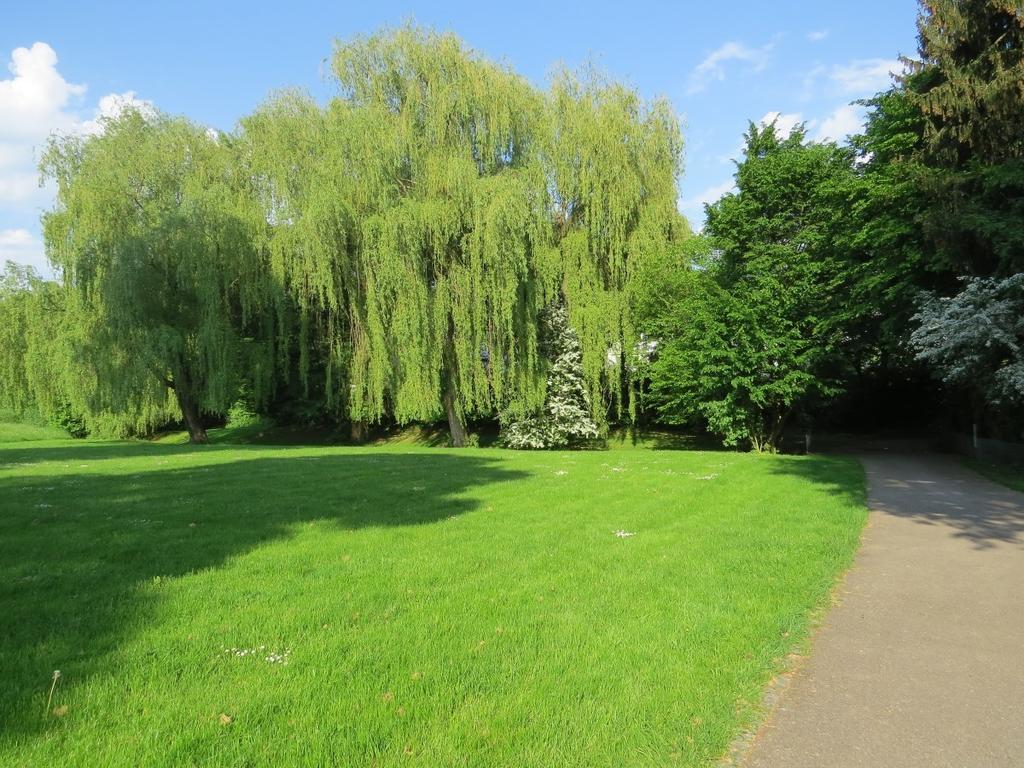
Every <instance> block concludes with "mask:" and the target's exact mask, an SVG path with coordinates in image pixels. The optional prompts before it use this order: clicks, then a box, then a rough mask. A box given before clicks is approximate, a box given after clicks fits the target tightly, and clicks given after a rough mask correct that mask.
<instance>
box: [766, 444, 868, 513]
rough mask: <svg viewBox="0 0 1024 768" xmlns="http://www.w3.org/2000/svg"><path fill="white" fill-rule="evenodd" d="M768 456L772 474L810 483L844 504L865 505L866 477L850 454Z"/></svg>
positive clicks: (859, 464)
mask: <svg viewBox="0 0 1024 768" xmlns="http://www.w3.org/2000/svg"><path fill="white" fill-rule="evenodd" d="M766 458H769V459H770V460H771V461H772V462H773V463H772V470H771V471H772V473H773V474H776V475H791V476H794V477H799V478H800V479H801V480H805V481H807V482H809V483H813V484H814V485H817V486H818V487H820V488H822V489H823V490H825V491H826V492H827V493H829V494H831V495H833V496H838V497H839V498H840V499H842V501H843V502H844V503H846V504H852V505H854V506H858V507H861V508H864V507H866V506H867V480H866V478H865V474H864V467H863V466H862V465H861V463H860V462H859V461H858V460H857V459H856V458H854V457H852V456H829V455H821V454H812V455H809V456H806V455H805V456H785V455H775V456H771V457H766Z"/></svg>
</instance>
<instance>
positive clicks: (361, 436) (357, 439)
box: [349, 419, 366, 443]
mask: <svg viewBox="0 0 1024 768" xmlns="http://www.w3.org/2000/svg"><path fill="white" fill-rule="evenodd" d="M349 439H350V440H351V441H352V442H353V443H361V442H363V441H364V440H366V422H365V421H363V420H362V419H353V420H352V424H351V431H350V433H349Z"/></svg>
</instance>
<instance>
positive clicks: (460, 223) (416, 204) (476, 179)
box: [244, 27, 557, 445]
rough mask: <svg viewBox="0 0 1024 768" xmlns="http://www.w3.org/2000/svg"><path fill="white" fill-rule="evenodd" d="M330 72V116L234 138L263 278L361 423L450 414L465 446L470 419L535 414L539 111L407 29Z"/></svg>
mask: <svg viewBox="0 0 1024 768" xmlns="http://www.w3.org/2000/svg"><path fill="white" fill-rule="evenodd" d="M334 72H335V75H336V77H337V80H338V83H339V85H340V88H341V95H340V97H339V98H337V99H335V100H334V101H333V102H332V103H331V104H330V105H329V106H328V107H327V108H326V109H324V110H320V109H318V108H317V107H316V105H315V104H313V103H312V102H310V101H309V100H308V99H304V98H302V97H298V96H296V95H294V94H286V95H284V96H281V97H278V98H277V99H275V100H274V101H272V102H271V103H270V104H268V105H267V106H266V107H264V108H263V109H262V110H260V111H259V112H258V113H257V114H256V115H254V116H253V117H252V118H250V119H248V120H246V121H245V122H244V128H245V136H246V139H247V141H248V142H249V146H250V147H251V154H252V157H253V168H254V175H255V176H256V177H257V178H259V180H260V185H261V189H262V193H261V199H262V203H263V205H264V208H265V210H266V211H267V215H268V219H269V220H270V222H271V225H272V226H271V229H270V235H269V245H270V252H271V254H272V271H273V274H274V275H275V276H276V277H277V278H278V279H279V280H280V281H281V283H282V284H283V285H284V286H285V287H286V290H287V292H288V294H289V295H290V296H291V297H292V299H293V300H294V302H295V304H296V307H297V309H298V312H299V314H300V317H301V318H302V321H301V323H300V327H301V328H303V329H309V332H310V333H311V334H312V337H315V342H314V347H315V349H316V350H317V354H321V355H323V356H325V359H326V361H327V364H326V370H327V376H328V379H329V382H330V383H329V387H328V393H329V394H330V395H331V396H332V398H334V400H335V402H336V403H337V404H338V405H339V406H340V407H343V408H344V409H345V411H346V412H347V414H348V416H349V417H350V418H351V419H352V421H353V422H354V423H357V424H358V423H364V422H370V421H377V420H380V419H382V418H385V417H388V418H394V419H395V420H396V421H398V422H400V423H401V422H407V421H412V420H423V421H431V420H434V419H436V418H437V417H438V416H441V415H442V414H444V416H445V417H446V418H447V419H448V423H449V427H450V430H451V436H452V442H453V444H455V445H461V444H463V443H464V441H465V439H466V432H465V426H464V424H465V418H466V416H467V415H473V414H481V413H486V414H490V413H493V412H494V411H495V410H499V409H500V410H511V411H513V412H518V413H525V412H527V411H529V410H531V409H534V408H537V407H539V405H540V404H541V403H542V402H543V389H544V379H543V376H542V375H541V367H542V366H541V364H540V361H539V360H538V353H537V332H536V328H537V316H538V312H539V311H540V309H541V308H542V307H543V306H544V304H545V303H546V302H547V301H548V300H549V299H550V297H551V295H552V294H553V291H554V289H555V285H556V283H555V277H556V270H555V269H554V268H553V267H554V262H555V260H556V258H557V250H556V249H555V247H554V244H553V241H552V228H551V221H550V216H549V209H548V184H547V177H546V175H545V168H544V165H543V155H542V151H541V150H542V149H543V146H544V145H543V141H542V129H543V120H544V101H543V97H542V96H541V95H540V94H539V93H538V92H537V91H536V90H535V89H533V88H532V87H531V86H530V85H529V84H527V83H526V82H525V81H524V80H522V79H521V78H519V77H518V76H516V75H514V74H513V73H511V72H510V71H508V70H507V69H505V68H503V67H499V66H496V65H494V64H491V63H489V62H486V61H484V60H482V59H480V58H479V57H478V56H476V55H475V54H473V53H472V52H470V51H468V50H467V49H466V48H465V47H464V46H463V45H462V44H461V43H460V42H459V41H458V40H457V39H456V38H455V37H453V36H451V35H437V34H434V33H431V32H427V31H424V30H420V29H417V28H414V27H406V28H402V29H399V30H397V31H395V32H389V33H383V34H379V35H375V36H372V37H368V38H360V39H357V40H355V41H353V42H351V43H348V44H345V45H340V46H338V48H337V49H336V51H335V55H334ZM545 278H547V279H546V280H545ZM303 332H305V331H303ZM299 346H300V348H303V349H305V348H308V346H309V344H308V343H302V344H300V345H299ZM301 367H302V369H303V370H306V368H307V365H306V364H305V362H304V364H303V365H302V366H301Z"/></svg>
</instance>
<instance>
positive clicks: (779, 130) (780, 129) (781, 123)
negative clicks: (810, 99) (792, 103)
mask: <svg viewBox="0 0 1024 768" xmlns="http://www.w3.org/2000/svg"><path fill="white" fill-rule="evenodd" d="M758 122H759V123H760V124H761V125H762V126H763V127H766V126H769V125H771V124H772V123H775V135H776V136H778V137H779V138H782V139H784V138H786V137H788V136H789V134H791V133H792V132H793V130H794V129H795V128H796V127H797V126H799V125H801V124H802V123H803V122H804V117H803V115H801V114H800V113H799V112H791V113H788V114H783V113H782V112H769V113H767V114H766V115H765V116H764V117H762V118H761V119H760V120H759V121H758Z"/></svg>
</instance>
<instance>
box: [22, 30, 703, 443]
mask: <svg viewBox="0 0 1024 768" xmlns="http://www.w3.org/2000/svg"><path fill="white" fill-rule="evenodd" d="M333 71H334V75H335V78H336V80H337V83H338V86H339V91H340V93H339V96H338V97H337V98H336V99H334V100H332V101H331V102H330V103H329V104H327V105H326V106H325V107H321V106H320V105H318V104H316V103H315V102H313V101H312V100H310V99H309V98H307V97H305V96H303V95H302V94H296V93H285V94H282V95H280V96H278V97H275V98H274V99H272V100H271V101H270V102H268V103H267V104H266V105H265V106H264V107H262V108H261V109H260V110H258V111H257V112H256V113H255V114H253V115H251V116H250V117H248V118H246V119H244V120H243V121H242V124H241V127H240V129H239V131H238V132H237V133H236V134H224V133H220V134H217V133H214V132H210V131H206V130H203V129H202V128H201V127H199V126H196V125H193V124H191V123H189V122H187V121H185V120H182V119H177V118H171V117H167V116H163V115H152V114H143V113H141V112H138V111H130V110H129V111H127V112H126V113H125V114H123V115H121V116H120V117H117V118H114V119H109V120H107V121H106V122H105V123H104V125H103V131H102V132H101V134H100V135H98V136H94V137H88V138H82V137H63V138H58V139H56V140H55V141H54V142H53V143H52V145H51V147H50V150H49V151H48V153H47V155H46V157H45V159H44V161H43V172H44V174H45V176H46V177H47V178H48V179H51V180H52V181H53V182H54V183H55V184H56V187H57V190H58V202H57V206H56V208H55V209H54V210H53V211H51V212H50V213H48V214H47V215H46V217H45V234H46V242H47V248H48V254H49V256H50V259H51V261H52V263H53V264H54V266H55V268H56V270H57V271H58V272H59V274H60V276H61V279H62V284H63V289H64V292H65V297H66V298H65V309H66V320H67V322H66V323H65V325H66V327H65V329H64V331H63V337H64V338H65V339H66V340H67V344H68V347H69V349H70V350H71V351H70V352H69V354H68V355H67V356H66V357H65V358H63V359H62V360H61V361H60V363H59V367H60V368H61V370H62V371H66V372H67V375H66V376H64V377H63V379H62V382H61V383H62V387H63V389H64V390H65V394H66V397H67V398H68V399H69V400H70V402H71V403H72V404H73V406H74V407H75V408H77V409H78V410H79V411H80V412H82V413H83V414H85V415H86V417H87V418H88V419H89V420H90V422H94V423H96V424H97V425H101V424H102V425H106V426H107V427H108V431H116V432H120V433H129V432H145V431H147V430H150V429H152V428H154V427H156V426H158V425H159V424H161V423H164V422H166V421H168V420H170V419H174V418H178V417H179V416H180V417H181V418H183V419H184V421H185V423H186V424H187V426H188V429H189V432H190V435H191V436H192V439H193V440H194V441H196V442H202V441H203V440H205V434H204V431H203V419H204V417H208V416H211V415H212V416H214V417H218V416H219V417H223V415H224V414H226V413H227V411H228V409H229V408H230V407H231V406H232V404H233V403H235V402H236V401H237V400H238V399H239V397H240V396H242V395H244V396H245V398H246V399H247V402H251V404H252V405H253V407H255V408H256V409H261V408H262V409H271V410H272V409H273V408H274V407H275V406H279V405H280V400H281V398H282V397H283V396H284V397H289V396H292V397H294V396H295V395H296V390H295V380H296V378H297V379H298V382H299V384H300V387H299V393H298V394H299V396H301V397H304V398H313V399H319V401H320V402H321V403H322V406H323V409H324V411H325V412H326V413H329V414H333V417H334V418H336V419H339V420H350V421H351V422H352V423H353V424H354V425H362V424H366V423H369V422H379V421H389V420H390V421H394V422H398V423H404V422H407V421H411V420H420V421H431V420H434V419H437V418H439V417H441V416H442V415H443V416H444V417H446V418H447V421H448V424H449V427H450V432H451V438H452V443H453V444H454V445H462V444H463V443H464V442H465V441H466V437H467V435H466V426H465V422H466V419H467V418H470V417H477V418H480V417H482V418H492V419H493V418H496V417H497V416H498V414H501V415H502V418H503V419H506V420H510V419H524V418H529V417H531V416H532V415H535V414H538V413H539V412H540V411H541V410H542V409H543V407H544V404H545V402H547V401H548V400H549V398H548V397H547V393H546V389H547V382H548V380H549V376H548V373H549V368H550V367H551V365H552V364H553V363H554V362H555V360H554V359H547V358H546V357H544V356H543V355H542V354H541V353H540V351H539V344H540V335H541V333H540V328H539V325H540V323H539V317H540V313H541V311H542V310H543V308H545V307H548V306H551V305H561V306H564V307H565V309H566V312H567V315H568V321H567V322H569V323H571V325H572V327H573V332H574V333H575V334H576V338H577V339H578V342H579V350H578V351H579V357H580V362H579V367H580V374H581V376H582V379H581V382H582V385H583V387H584V388H585V395H586V396H585V397H584V398H583V399H582V400H581V402H583V403H585V404H586V405H587V407H588V409H589V412H588V413H587V415H586V418H587V420H588V422H593V423H596V424H605V423H607V420H608V419H609V418H618V417H619V416H620V415H622V414H624V413H625V412H626V410H627V408H632V407H633V404H632V401H631V399H630V398H629V396H628V392H629V385H630V383H631V381H632V379H631V378H630V377H629V376H628V373H627V371H626V370H625V368H624V367H623V366H622V365H621V362H620V363H616V362H614V361H615V360H618V359H620V358H621V354H620V355H619V356H618V358H616V357H614V355H613V356H612V357H609V352H610V351H614V350H620V351H621V350H622V349H628V348H630V347H631V346H632V345H633V344H635V341H636V339H635V331H634V329H633V325H632V323H631V321H630V317H629V313H628V307H627V305H626V301H625V299H624V296H625V292H626V289H627V286H628V284H629V281H630V275H631V274H632V271H633V269H634V265H635V264H637V263H639V262H641V261H642V260H643V259H644V258H645V256H646V254H647V253H649V252H650V251H651V250H652V249H655V248H658V247H661V245H662V244H663V243H665V242H667V241H670V240H672V239H676V238H680V237H682V236H684V235H685V234H686V233H687V229H686V226H685V224H684V223H683V219H682V217H681V216H680V214H679V213H678V211H677V210H676V205H675V199H676V183H677V176H678V172H679V164H680V160H679V157H680V150H681V139H680V134H679V128H678V125H677V121H676V118H675V117H674V115H673V114H672V113H671V111H670V110H669V108H668V107H667V105H666V104H664V103H663V102H654V103H651V104H646V103H644V102H643V101H642V100H641V99H640V98H639V97H638V96H637V94H636V93H635V92H634V91H632V90H630V89H628V88H625V87H622V86H620V85H618V84H616V83H612V82H608V81H606V80H604V79H603V78H602V77H600V76H599V75H597V74H596V73H592V72H588V73H586V74H585V75H583V76H575V75H573V74H570V73H567V72H563V73H560V74H558V75H557V76H556V77H555V78H554V81H553V84H552V86H551V88H550V90H548V91H542V90H540V89H537V88H536V87H534V86H533V85H531V84H530V83H528V82H527V81H526V80H524V79H523V78H521V77H519V76H518V75H516V74H515V73H514V72H512V71H511V70H509V69H508V68H507V67H504V66H499V65H496V64H493V63H491V62H489V61H487V60H485V59H483V58H482V57H480V56H479V55H478V54H476V53H474V52H473V51H470V50H469V49H467V48H466V47H465V46H464V45H463V44H462V43H461V42H460V41H459V40H458V39H457V38H455V37H454V36H452V35H439V34H434V33H432V32H429V31H425V30H422V29H420V28H417V27H414V26H407V27H403V28H401V29H398V30H395V31H393V32H385V33H381V34H377V35H373V36H371V37H367V38H359V39H356V40H354V41H352V42H349V43H346V44H342V45H339V46H338V47H337V49H336V50H335V53H334V57H333ZM12 311H13V310H12ZM22 357H24V353H23V351H22V350H19V349H13V348H12V349H9V350H6V352H5V358H6V361H5V365H7V366H9V367H11V369H12V370H11V373H10V378H9V384H8V383H7V381H6V380H5V385H4V386H5V389H7V388H8V387H9V388H10V389H11V391H12V392H14V391H16V392H17V393H19V394H17V395H11V396H10V398H11V399H12V400H13V399H18V400H19V403H20V401H21V400H23V399H25V398H27V397H29V396H30V391H29V388H28V387H27V385H26V382H25V381H24V376H23V375H22V374H21V373H19V372H20V371H21V370H22V368H24V364H23V363H22V362H20V360H21V358H22ZM15 368H16V369H17V371H15V370H14V369H15ZM556 378H557V377H556ZM101 417H102V418H101Z"/></svg>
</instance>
